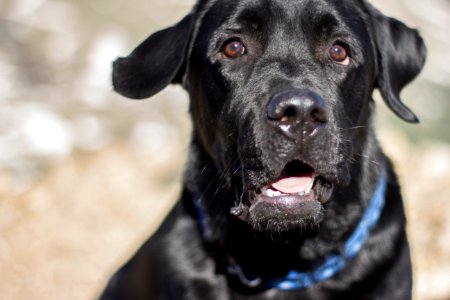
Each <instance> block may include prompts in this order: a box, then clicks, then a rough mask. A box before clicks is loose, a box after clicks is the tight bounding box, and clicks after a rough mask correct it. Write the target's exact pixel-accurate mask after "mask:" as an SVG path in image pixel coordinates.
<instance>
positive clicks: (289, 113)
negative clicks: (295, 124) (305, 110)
mask: <svg viewBox="0 0 450 300" xmlns="http://www.w3.org/2000/svg"><path fill="white" fill-rule="evenodd" d="M297 114H298V112H297V108H296V107H294V106H288V107H286V110H285V111H284V113H283V117H282V118H281V122H287V121H288V120H289V119H291V118H295V117H296V116H297Z"/></svg>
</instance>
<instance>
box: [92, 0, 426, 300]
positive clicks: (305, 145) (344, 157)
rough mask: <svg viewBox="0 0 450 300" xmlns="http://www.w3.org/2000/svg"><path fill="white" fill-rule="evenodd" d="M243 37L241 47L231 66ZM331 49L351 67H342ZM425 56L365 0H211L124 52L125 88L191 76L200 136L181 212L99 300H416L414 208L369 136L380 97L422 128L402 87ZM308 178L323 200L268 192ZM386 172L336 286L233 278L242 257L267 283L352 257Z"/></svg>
mask: <svg viewBox="0 0 450 300" xmlns="http://www.w3.org/2000/svg"><path fill="white" fill-rule="evenodd" d="M233 41H239V42H241V43H242V44H243V45H244V46H245V51H244V52H242V53H240V55H238V56H237V57H235V58H230V57H229V56H227V55H226V53H225V48H226V45H227V44H228V43H229V42H233ZM333 45H338V46H340V47H342V48H343V49H345V51H346V52H347V53H348V54H349V56H350V58H349V61H345V62H339V61H337V60H333V59H332V58H331V57H332V56H330V48H331V47H333ZM425 52H426V50H425V46H424V43H423V41H422V39H421V38H420V36H419V35H418V33H417V31H415V30H413V29H410V28H409V27H407V26H406V25H404V24H403V23H401V22H399V21H397V20H395V19H391V18H388V17H386V16H384V15H382V14H381V13H380V12H379V11H377V10H376V9H375V8H373V7H372V6H371V5H370V4H369V3H367V2H366V1H363V0H348V1H333V0H319V1H311V0H295V1H294V0H273V1H268V0H240V1H238V0H226V1H225V0H210V1H208V0H200V1H199V3H197V5H196V6H195V7H194V9H193V10H192V12H191V13H190V14H189V15H188V16H187V17H185V18H184V19H183V20H182V21H180V22H179V23H178V24H176V25H175V26H173V27H170V28H168V29H165V30H162V31H159V32H157V33H155V34H153V35H151V36H150V37H149V38H148V39H147V40H146V41H144V42H143V43H142V44H141V45H140V46H138V47H137V48H136V50H134V51H133V52H132V53H131V54H130V56H128V57H125V58H119V59H118V60H117V61H116V62H115V63H114V70H113V83H114V87H115V89H116V91H118V92H119V93H121V94H123V95H125V96H127V97H131V98H146V97H149V96H152V95H154V94H155V93H157V92H159V91H160V90H161V89H162V88H164V87H165V86H167V85H168V84H170V83H182V84H183V86H184V87H185V88H186V90H187V91H188V93H189V95H190V99H191V100H190V101H191V102H190V108H191V115H192V121H193V128H194V130H193V138H192V143H191V149H190V159H189V162H188V167H187V170H186V173H185V181H184V190H183V193H182V196H181V199H180V201H179V203H178V204H177V205H176V207H175V208H174V209H173V211H172V212H171V213H170V214H169V216H168V217H167V219H166V220H165V221H164V222H163V224H162V225H161V227H160V228H159V229H158V230H157V232H156V233H155V234H154V235H153V236H152V237H151V238H150V239H149V241H148V242H146V243H145V245H144V246H143V247H142V248H141V249H140V250H139V251H138V252H137V253H136V255H135V256H134V257H133V258H132V259H131V260H130V261H129V262H128V263H127V264H126V265H125V266H124V267H123V268H122V269H121V270H120V271H119V272H118V273H117V274H116V275H115V276H114V277H113V278H112V279H111V281H110V283H109V285H108V287H107V289H106V290H105V291H104V293H103V295H102V296H101V299H315V300H316V299H410V298H411V288H412V278H411V277H412V276H411V262H410V257H409V248H408V242H407V237H406V234H405V222H406V221H405V215H404V211H403V204H402V200H401V195H400V189H399V186H398V183H397V179H396V176H395V173H394V171H393V169H392V166H391V163H390V162H389V160H388V158H386V156H385V155H384V154H383V153H382V151H381V149H380V147H379V145H378V142H377V140H376V138H375V134H374V130H373V128H372V120H371V116H372V113H373V106H374V103H373V100H372V92H373V89H374V88H379V89H380V91H381V94H382V96H383V98H384V100H385V102H386V103H387V105H388V106H389V107H390V108H391V109H392V110H393V111H394V112H395V113H396V114H397V115H398V116H399V117H400V118H402V119H404V120H406V121H409V122H416V121H417V118H416V116H415V115H414V114H413V113H412V112H411V111H410V110H409V109H408V108H407V107H406V106H405V105H404V104H403V103H402V102H401V101H400V99H399V93H400V91H401V89H402V88H403V87H404V86H405V85H406V84H407V83H409V82H410V81H411V80H412V79H413V78H414V77H415V76H416V75H417V74H418V73H419V72H420V70H421V68H422V66H423V64H424V61H425V55H426V53H425ZM348 62H349V63H348ZM347 63H348V64H347ZM312 170H313V172H314V174H315V175H314V176H316V177H315V178H316V181H315V186H314V188H313V192H312V193H311V195H313V196H311V197H313V198H311V199H309V198H308V199H306V198H301V197H303V196H299V197H298V196H292V197H291V196H289V195H288V196H287V197H286V198H283V197H284V196H283V197H281V198H270V199H277V200H276V201H275V200H267V199H266V198H264V196H262V194H263V192H262V191H263V190H264V188H265V187H268V186H271V184H273V183H274V182H275V181H277V180H278V179H279V177H280V175H282V174H285V175H286V174H288V175H286V176H296V175H298V174H300V173H302V174H309V173H308V172H312ZM382 172H385V173H386V174H387V177H388V187H387V193H386V205H385V207H384V209H383V212H382V215H381V219H380V220H379V222H378V224H377V226H376V227H375V228H374V229H373V230H372V231H371V234H370V237H369V239H368V240H367V241H366V243H365V244H364V247H363V249H362V250H361V252H360V253H359V254H358V255H357V256H356V257H355V258H354V259H352V260H350V261H349V262H348V263H347V265H346V266H345V268H344V269H343V270H341V271H340V272H339V273H338V274H336V275H335V276H334V277H332V278H331V279H328V280H326V281H323V282H320V283H317V284H315V285H313V286H312V287H311V288H308V289H304V290H299V291H290V292H282V291H279V290H276V289H267V288H249V287H247V286H245V285H244V284H243V283H242V282H241V281H240V280H238V279H237V278H236V277H235V276H233V275H232V274H229V273H228V272H227V267H228V266H229V264H230V261H231V260H233V261H236V262H237V263H238V264H239V265H240V266H241V267H242V269H244V270H245V273H246V274H249V275H250V274H252V275H254V276H255V277H260V278H262V279H270V278H275V277H279V276H283V275H285V274H286V272H287V271H289V270H291V269H296V270H299V271H305V270H314V267H315V266H317V265H319V264H320V263H321V262H323V260H324V258H326V257H327V256H329V255H331V254H335V253H340V252H341V251H342V246H343V244H344V243H345V241H346V238H347V237H348V236H349V235H350V234H351V233H352V231H353V230H354V228H355V226H356V224H357V223H358V222H359V220H360V218H361V215H362V214H363V212H364V210H365V208H366V207H367V205H368V202H369V201H370V199H371V197H372V194H373V192H374V189H375V186H376V183H377V181H378V179H379V176H380V174H381V173H382ZM304 197H307V196H304ZM308 197H309V196H308ZM302 199H303V200H302ZM305 199H306V200H305ZM195 203H197V205H196V204H195ZM236 204H238V205H239V206H238V213H235V214H236V216H234V215H232V214H230V209H232V207H234V206H235V205H236Z"/></svg>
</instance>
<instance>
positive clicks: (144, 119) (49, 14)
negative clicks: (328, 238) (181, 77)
mask: <svg viewBox="0 0 450 300" xmlns="http://www.w3.org/2000/svg"><path fill="white" fill-rule="evenodd" d="M193 3H194V1H193V0H189V1H185V0H184V1H181V0H167V1H160V0H95V1H89V0H77V1H75V0H0V269H1V270H2V271H1V272H0V299H86V298H93V297H94V295H95V294H96V293H97V292H98V291H99V289H101V287H102V285H103V284H104V281H105V280H106V279H107V277H108V274H110V273H111V272H112V270H114V269H115V268H116V267H117V266H118V265H119V264H120V263H121V262H122V261H123V260H124V259H125V258H126V257H127V256H128V255H130V253H131V252H132V251H133V249H135V247H137V245H139V243H140V242H141V241H142V240H143V239H144V238H145V237H146V236H148V235H149V234H150V232H151V230H153V229H154V227H155V226H156V225H157V223H158V221H159V220H160V219H161V217H162V216H163V212H164V211H167V209H169V208H170V206H171V204H172V203H173V201H174V200H175V199H176V195H177V191H178V188H179V185H178V184H179V182H180V176H181V173H182V169H183V163H184V158H185V156H186V153H187V147H188V141H189V137H190V123H189V119H188V102H187V96H186V95H185V93H184V92H183V91H182V89H181V88H180V87H169V88H168V89H166V90H165V91H164V92H163V93H161V94H158V95H157V96H155V97H154V98H152V99H151V100H145V101H131V100H126V99H124V98H122V97H120V96H118V95H116V94H114V93H113V92H112V88H111V84H110V65H111V61H112V60H113V59H114V58H116V57H117V56H119V55H126V54H128V52H129V51H131V50H132V49H133V47H134V46H135V45H137V44H138V43H139V42H140V41H141V40H143V39H144V38H145V37H146V36H147V35H148V34H149V33H151V32H153V31H155V30H157V29H160V28H163V27H165V26H169V25H171V24H173V23H174V22H176V21H177V20H178V19H180V18H181V17H182V16H183V15H184V14H185V13H186V12H187V11H189V9H190V7H191V6H192V5H193ZM372 3H374V4H375V6H377V7H379V8H380V9H381V10H382V11H383V12H385V13H386V14H389V15H392V16H395V17H398V18H399V19H401V20H403V21H405V22H406V23H408V24H409V25H411V26H413V27H417V28H419V30H420V31H421V33H422V34H423V36H424V37H425V40H426V43H427V45H428V49H429V56H428V61H427V64H426V68H425V70H424V72H423V73H422V74H421V75H420V76H419V78H418V79H417V80H416V81H415V82H414V83H413V84H412V85H411V86H410V87H408V88H407V89H406V90H405V91H404V93H403V94H402V96H403V99H404V101H405V103H407V104H408V105H409V106H410V107H411V108H412V109H413V110H414V111H415V112H416V113H417V115H418V116H419V118H420V119H421V124H420V125H409V124H405V123H402V122H401V121H400V120H397V119H396V118H395V117H394V116H393V114H392V113H391V112H389V111H387V109H386V107H385V105H384V104H383V103H382V101H380V100H377V102H378V118H377V126H378V128H379V132H380V138H381V141H382V143H383V144H384V145H385V148H386V150H387V152H388V153H389V154H390V155H391V156H392V157H393V158H394V162H395V163H396V165H397V168H398V170H399V174H400V178H401V180H402V182H403V187H404V195H405V198H406V206H407V208H408V214H409V220H410V222H409V224H410V225H409V226H410V228H409V229H410V239H411V242H412V246H413V253H414V261H415V269H416V285H415V291H416V296H417V297H416V298H417V299H446V297H447V298H448V297H450V286H449V285H448V284H445V282H449V281H450V275H449V274H450V263H449V261H450V243H449V242H448V241H450V221H448V220H447V219H448V218H447V214H448V213H449V212H450V202H449V201H448V200H450V199H449V198H450V197H449V196H448V195H449V194H450V187H449V186H450V185H449V180H448V178H449V177H450V146H449V142H450V130H449V128H450V118H449V117H448V115H449V110H450V101H448V96H449V92H450V64H449V63H448V62H449V61H450V51H448V49H450V38H449V35H448V28H450V3H449V2H448V1H446V0H430V1H426V2H425V1H419V0H393V1H382V0H374V1H372ZM377 98H379V97H378V96H377Z"/></svg>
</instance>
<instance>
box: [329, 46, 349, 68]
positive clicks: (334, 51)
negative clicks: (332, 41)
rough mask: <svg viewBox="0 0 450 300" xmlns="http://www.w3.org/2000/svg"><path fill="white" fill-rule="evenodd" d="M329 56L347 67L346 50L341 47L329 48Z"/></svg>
mask: <svg viewBox="0 0 450 300" xmlns="http://www.w3.org/2000/svg"><path fill="white" fill-rule="evenodd" d="M329 54H330V57H331V59H332V60H334V61H335V62H337V63H339V64H341V65H345V66H347V65H348V64H349V63H350V58H349V56H348V52H347V50H346V49H345V48H344V47H343V46H341V45H333V47H331V48H330V50H329Z"/></svg>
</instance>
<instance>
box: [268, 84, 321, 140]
mask: <svg viewBox="0 0 450 300" xmlns="http://www.w3.org/2000/svg"><path fill="white" fill-rule="evenodd" d="M267 118H268V121H269V122H270V123H271V124H272V125H273V126H276V127H278V128H280V129H281V130H282V132H283V133H284V134H286V135H287V136H289V137H293V138H297V137H298V134H302V135H303V136H305V134H306V135H310V134H312V133H313V132H314V131H315V129H316V128H318V127H320V126H322V125H324V124H325V123H327V122H328V117H327V111H326V105H325V102H324V100H323V99H322V97H320V96H319V95H317V94H316V93H314V92H312V91H308V90H298V89H295V90H287V91H283V92H280V93H278V94H275V95H274V96H273V97H272V98H271V99H270V101H269V103H268V104H267Z"/></svg>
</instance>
